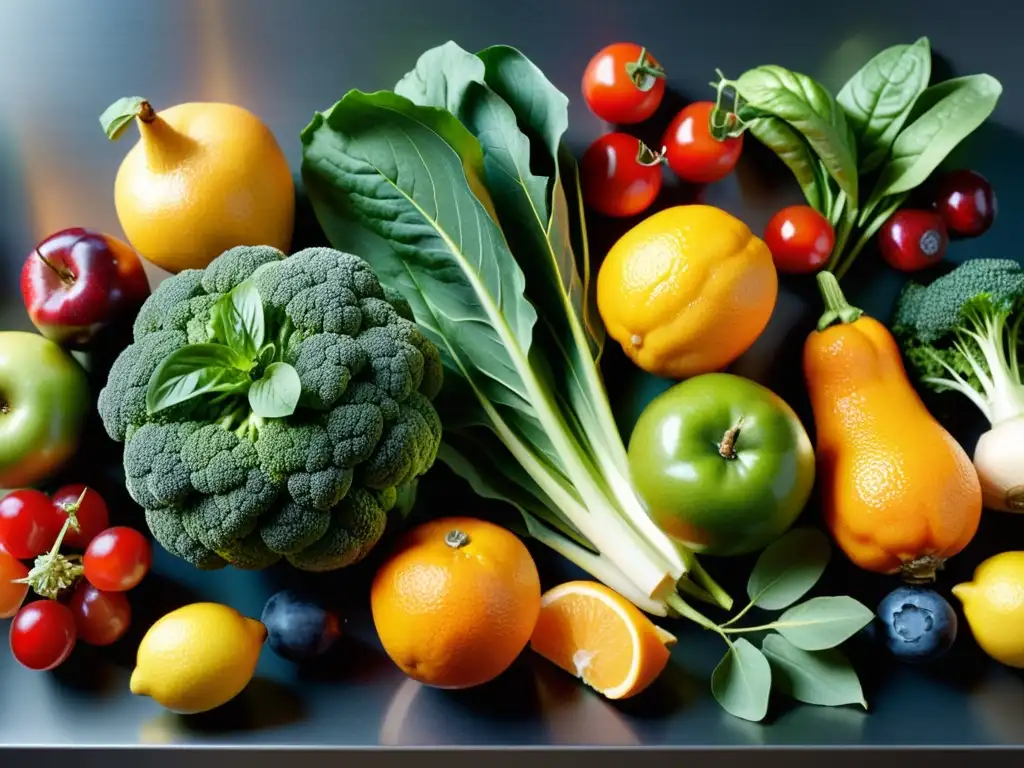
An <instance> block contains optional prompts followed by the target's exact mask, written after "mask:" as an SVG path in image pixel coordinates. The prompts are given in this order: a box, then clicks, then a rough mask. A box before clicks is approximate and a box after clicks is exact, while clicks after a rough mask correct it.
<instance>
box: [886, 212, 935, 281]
mask: <svg viewBox="0 0 1024 768" xmlns="http://www.w3.org/2000/svg"><path fill="white" fill-rule="evenodd" d="M948 244H949V233H948V231H947V230H946V224H945V222H944V221H943V220H942V216H941V215H939V214H938V213H936V212H935V211H925V210H915V209H913V208H904V209H903V210H900V211H896V213H894V214H893V215H892V216H891V217H889V220H888V221H886V222H885V223H884V224H883V225H882V228H881V229H880V230H878V247H879V250H881V251H882V258H884V259H885V261H886V262H887V263H888V264H889V266H890V267H892V268H893V269H898V270H900V271H901V272H917V271H918V270H920V269H925V268H926V267H930V266H931V265H933V264H935V263H936V262H938V261H941V260H942V257H943V256H945V255H946V246H947V245H948Z"/></svg>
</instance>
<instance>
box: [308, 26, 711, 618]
mask: <svg viewBox="0 0 1024 768" xmlns="http://www.w3.org/2000/svg"><path fill="white" fill-rule="evenodd" d="M567 127H568V99H567V98H566V97H565V96H564V95H563V94H562V93H560V92H559V91H558V90H557V89H556V88H555V87H554V86H553V85H552V84H551V83H550V82H549V81H548V80H547V78H546V77H545V76H544V75H543V73H542V72H541V71H540V70H539V69H538V68H537V67H536V66H535V65H534V64H533V63H532V62H530V61H529V60H528V59H527V58H526V57H525V56H524V55H523V54H522V53H520V52H519V51H517V50H516V49H514V48H510V47H507V46H495V47H491V48H487V49H485V50H483V51H481V52H480V53H479V54H472V53H469V52H467V51H465V50H463V49H462V48H460V47H459V46H457V45H455V44H454V43H446V44H445V45H442V46H439V47H437V48H434V49H431V50H429V51H427V52H426V53H425V54H423V55H422V56H421V57H420V59H419V61H418V62H417V64H416V67H415V68H414V69H413V70H412V71H410V72H409V73H408V74H407V75H406V76H405V77H403V78H402V80H401V81H400V82H399V83H398V84H397V86H396V87H395V89H394V91H393V92H392V91H380V92H377V93H371V94H367V93H363V92H360V91H350V92H349V93H348V94H346V95H345V96H344V98H342V99H341V101H339V102H337V103H336V104H335V105H334V106H333V107H331V108H330V109H328V110H327V111H326V112H323V113H316V114H315V116H314V118H313V120H312V121H311V122H310V123H309V125H308V126H306V128H305V129H304V130H303V132H302V151H303V161H302V177H303V181H304V184H305V187H306V189H307V192H308V194H309V197H310V200H311V202H312V205H313V209H314V211H315V213H316V216H317V219H318V221H319V222H320V224H321V226H322V228H323V230H324V232H325V234H326V235H327V237H328V239H329V240H330V242H331V244H332V245H333V246H334V247H336V248H339V249H342V250H346V251H350V252H352V253H356V254H358V255H360V256H361V257H362V258H364V259H366V260H367V261H368V262H369V263H370V264H371V266H372V267H373V268H374V270H375V271H376V273H377V274H378V276H379V278H380V280H381V282H382V284H384V285H385V286H386V287H387V288H388V289H389V290H392V291H395V292H397V293H400V294H401V295H402V296H403V297H404V298H405V299H406V300H407V301H408V303H409V305H410V308H411V311H412V313H413V315H414V317H415V319H416V321H417V323H419V325H420V326H421V327H422V329H423V331H424V332H425V333H426V334H427V335H428V336H429V337H430V338H431V340H432V341H433V342H434V343H435V344H436V345H437V347H438V349H439V350H440V353H441V359H442V362H443V364H444V368H445V385H444V388H443V392H442V394H441V395H440V396H439V397H438V400H437V402H436V406H437V408H438V411H439V412H440V413H441V416H442V420H443V423H444V435H443V439H442V448H441V452H440V454H439V455H440V457H441V459H442V460H443V461H444V462H445V463H446V464H448V465H449V466H450V467H451V468H452V469H453V470H454V471H455V472H456V473H457V474H459V475H460V476H462V477H463V478H465V479H466V480H467V481H468V482H469V483H470V485H471V486H472V488H473V489H474V490H475V491H476V492H477V493H478V494H480V495H481V496H484V497H487V498H492V499H498V500H502V501H505V502H508V503H510V504H512V505H514V506H515V508H516V509H517V510H518V511H519V512H520V513H521V514H522V516H523V519H524V521H525V524H526V528H527V532H528V533H529V534H530V535H531V536H533V537H534V538H536V539H537V540H539V541H541V542H542V543H544V544H545V545H547V546H549V547H551V548H552V549H554V550H555V551H557V552H559V553H560V554H562V555H563V556H565V557H566V558H568V559H569V560H571V561H572V562H574V563H576V564H577V565H578V566H580V567H581V568H583V569H584V570H586V571H587V572H588V573H590V574H591V575H593V576H594V577H595V578H597V579H598V580H600V581H603V582H604V583H605V584H607V585H608V586H610V587H612V588H613V589H615V590H617V591H618V592H620V593H621V594H622V595H623V596H625V597H626V598H628V599H630V600H632V601H633V602H634V603H635V604H636V605H638V606H639V607H641V608H642V609H644V610H646V611H648V612H650V613H653V614H656V615H667V614H668V613H669V612H676V613H681V614H685V615H690V616H691V618H692V617H694V616H698V617H699V614H696V613H695V612H694V611H693V609H692V608H691V607H690V606H689V604H688V603H686V602H685V601H684V600H682V598H681V597H680V594H679V592H685V593H687V594H690V595H692V596H694V597H696V598H699V599H702V600H705V601H706V602H711V603H716V604H718V605H721V606H723V607H726V608H728V607H730V606H731V600H730V598H729V597H728V595H726V594H725V593H724V592H723V591H722V590H721V588H720V587H719V586H718V585H717V584H715V582H714V581H713V580H712V579H711V578H710V577H709V576H708V575H707V573H706V572H705V571H704V570H703V569H702V568H701V567H700V565H699V564H698V563H697V561H696V558H695V557H694V556H693V553H692V552H690V551H688V550H686V549H684V548H682V547H680V546H679V545H677V544H675V543H674V542H673V541H672V540H670V539H669V538H668V537H667V536H666V535H665V534H664V533H663V532H662V531H661V530H660V529H659V528H658V527H657V526H656V525H655V524H654V523H653V522H652V520H651V519H650V518H649V517H648V515H647V512H646V510H645V508H644V506H643V504H642V502H641V500H640V499H639V497H638V496H637V494H636V491H635V490H634V488H633V486H632V484H631V482H630V479H629V470H628V465H627V459H626V450H625V446H624V444H623V441H622V438H621V436H620V434H619V432H618V429H617V426H616V424H615V420H614V418H613V415H612V411H611V407H610V404H609V401H608V396H607V393H606V391H605V388H604V384H603V381H602V377H601V373H600V370H599V360H600V356H601V352H602V350H603V346H604V329H603V326H602V324H601V321H600V318H599V317H598V314H597V312H596V308H595V306H594V301H593V295H592V285H591V279H590V277H591V275H590V259H589V253H588V247H587V238H586V226H585V220H584V213H583V208H582V202H581V196H580V190H579V180H578V175H577V169H576V163H575V160H574V159H573V157H572V155H571V153H570V152H569V151H568V150H567V149H566V148H565V146H564V144H563V135H564V133H565V131H566V129H567ZM690 577H693V578H692V580H691V578H690ZM700 619H703V617H699V619H697V620H700ZM704 621H706V620H704Z"/></svg>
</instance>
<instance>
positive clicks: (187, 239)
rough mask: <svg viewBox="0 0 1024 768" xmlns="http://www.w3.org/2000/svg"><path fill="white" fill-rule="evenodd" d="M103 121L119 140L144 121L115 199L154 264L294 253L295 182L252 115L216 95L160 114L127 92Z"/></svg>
mask: <svg viewBox="0 0 1024 768" xmlns="http://www.w3.org/2000/svg"><path fill="white" fill-rule="evenodd" d="M100 122H101V124H102V125H103V129H104V131H105V132H106V133H107V136H109V137H110V138H111V139H115V140H116V139H117V138H118V137H120V136H121V135H122V134H123V133H124V131H125V129H126V128H128V126H130V125H131V124H132V123H133V122H134V123H135V124H137V125H138V128H139V140H138V142H137V143H136V144H135V146H133V147H132V148H131V149H130V150H129V151H128V154H127V155H125V157H124V160H122V161H121V166H120V168H119V169H118V172H117V178H116V180H115V182H114V206H115V208H116V210H117V217H118V220H119V221H120V223H121V228H122V229H123V230H124V233H125V235H126V236H127V237H128V240H129V241H130V242H131V244H132V247H133V248H135V250H136V251H138V252H139V254H140V255H142V256H143V257H144V258H145V259H146V260H147V261H149V262H150V263H152V264H155V265H156V266H158V267H160V268H162V269H165V270H167V271H168V272H171V273H177V272H180V271H182V270H184V269H202V268H204V267H206V265H207V264H209V263H210V262H211V261H213V259H214V258H216V257H217V256H219V255H220V254H221V253H223V252H224V251H226V250H228V249H229V248H233V247H235V246H238V245H269V246H273V247H274V248H277V249H278V250H280V251H284V252H285V253H288V252H289V249H290V247H291V239H292V233H293V229H294V225H295V184H294V181H293V180H292V174H291V170H290V169H289V167H288V161H287V159H286V158H285V156H284V153H283V152H282V151H281V147H280V146H279V145H278V143H277V140H276V139H275V138H274V135H273V134H272V133H271V132H270V129H269V128H267V126H266V125H265V124H264V123H263V122H262V121H261V120H260V119H259V118H257V117H256V115H254V114H253V113H252V112H249V111H248V110H246V109H244V108H242V107H239V106H236V105H234V104H222V103H217V102H190V103H186V104H178V105H176V106H173V107H169V108H167V109H164V110H161V111H160V112H157V111H155V110H154V109H153V107H152V106H151V105H150V104H149V102H148V101H146V100H145V99H141V98H138V97H129V98H125V99H119V100H118V101H117V102H115V103H114V104H113V105H111V106H110V107H109V108H108V109H107V110H106V111H105V112H104V113H103V115H102V116H101V117H100Z"/></svg>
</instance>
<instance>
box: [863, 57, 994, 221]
mask: <svg viewBox="0 0 1024 768" xmlns="http://www.w3.org/2000/svg"><path fill="white" fill-rule="evenodd" d="M1002 92H1003V88H1002V85H1000V83H999V81H998V80H996V79H995V78H994V77H992V76H991V75H968V76H966V77H958V78H954V79H952V80H946V81H945V82H942V83H938V84H937V85H933V86H931V87H930V88H928V89H927V90H926V91H925V92H924V93H922V94H921V96H920V98H919V99H918V101H917V103H916V104H915V105H914V109H913V113H912V115H911V118H912V121H911V122H910V123H909V125H907V126H906V127H905V128H904V129H903V130H902V131H901V132H900V134H899V135H898V136H897V137H896V140H895V141H894V142H893V145H892V150H891V152H890V154H889V158H888V160H887V161H886V164H885V165H884V166H882V170H881V173H880V174H879V178H878V181H877V182H876V184H875V188H874V190H873V191H872V193H871V198H870V200H869V204H870V203H872V202H877V201H879V200H881V199H882V198H883V197H887V196H889V195H896V194H899V193H901V192H910V191H911V190H912V189H914V188H915V187H918V186H920V185H921V184H923V183H924V182H925V180H927V178H928V177H929V176H930V175H931V173H932V171H934V170H935V169H936V168H938V167H939V164H940V163H941V162H942V161H943V160H945V159H946V156H947V155H948V154H949V153H950V152H952V151H953V149H954V148H955V147H956V145H957V144H959V143H960V142H961V141H963V140H964V139H965V138H967V136H969V135H970V134H971V133H973V132H974V130H975V129H977V128H978V127H979V126H980V125H981V124H982V123H983V122H985V120H986V119H987V118H988V116H989V115H991V114H992V112H993V110H995V108H996V104H997V103H998V101H999V96H1000V95H1001V94H1002Z"/></svg>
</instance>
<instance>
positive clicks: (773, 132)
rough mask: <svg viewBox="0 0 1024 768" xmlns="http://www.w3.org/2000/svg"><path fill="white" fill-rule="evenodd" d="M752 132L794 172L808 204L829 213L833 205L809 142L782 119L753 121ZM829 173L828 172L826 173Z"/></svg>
mask: <svg viewBox="0 0 1024 768" xmlns="http://www.w3.org/2000/svg"><path fill="white" fill-rule="evenodd" d="M748 130H749V131H750V133H752V134H753V135H754V136H755V137H756V138H757V139H758V141H760V142H761V143H762V144H764V145H765V146H766V147H768V148H769V149H771V150H772V151H773V152H775V154H776V155H778V156H779V159H780V160H782V162H783V163H785V164H786V167H788V168H789V170H790V171H792V172H793V176H794V177H796V180H797V183H798V184H799V185H800V189H802V190H803V193H804V197H805V198H806V200H807V204H808V205H810V206H811V207H812V208H814V209H816V210H819V211H829V210H831V209H832V204H831V203H830V202H827V198H825V197H824V196H823V193H825V192H828V191H829V190H828V188H827V187H826V185H824V184H823V183H822V176H821V175H820V172H819V163H820V162H821V161H820V160H819V159H818V157H817V155H815V154H814V150H812V149H811V146H810V144H808V143H807V140H806V139H805V138H804V137H803V136H801V135H800V134H799V133H798V132H797V131H796V130H795V129H794V128H792V127H790V125H789V123H787V122H786V121H785V120H782V119H781V118H778V117H761V118H757V119H756V120H752V121H751V122H750V124H749V128H748ZM826 173H827V171H826Z"/></svg>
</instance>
